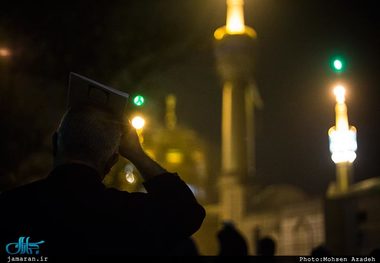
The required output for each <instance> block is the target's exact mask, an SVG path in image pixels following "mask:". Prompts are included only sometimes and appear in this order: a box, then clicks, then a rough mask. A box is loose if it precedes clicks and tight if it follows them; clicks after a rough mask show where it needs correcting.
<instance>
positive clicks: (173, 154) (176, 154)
mask: <svg viewBox="0 0 380 263" xmlns="http://www.w3.org/2000/svg"><path fill="white" fill-rule="evenodd" d="M166 161H167V162H168V163H172V164H180V163H182V161H183V154H182V152H180V151H179V150H177V149H171V150H169V151H168V152H167V153H166Z"/></svg>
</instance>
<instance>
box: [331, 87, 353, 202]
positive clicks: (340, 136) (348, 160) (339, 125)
mask: <svg viewBox="0 0 380 263" xmlns="http://www.w3.org/2000/svg"><path fill="white" fill-rule="evenodd" d="M345 93H346V90H345V88H344V87H343V86H341V85H338V86H336V87H335V88H334V94H335V97H336V105H335V126H333V127H331V128H330V129H329V132H328V134H329V139H330V151H331V159H332V160H333V162H334V163H335V164H336V184H335V189H334V192H333V193H329V194H330V195H331V194H342V193H345V192H347V190H348V189H349V186H350V184H352V180H353V178H352V163H353V162H354V160H355V159H356V153H355V151H356V149H357V142H356V128H355V127H354V126H349V123H348V116H347V105H346V103H345Z"/></svg>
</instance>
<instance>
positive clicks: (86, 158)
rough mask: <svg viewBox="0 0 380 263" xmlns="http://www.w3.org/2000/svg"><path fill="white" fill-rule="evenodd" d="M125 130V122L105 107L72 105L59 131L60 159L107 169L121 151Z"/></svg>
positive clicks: (57, 141) (57, 157) (57, 158)
mask: <svg viewBox="0 0 380 263" xmlns="http://www.w3.org/2000/svg"><path fill="white" fill-rule="evenodd" d="M121 132H122V125H121V124H120V123H119V122H117V121H116V120H115V119H114V117H113V116H112V114H111V113H109V112H107V111H105V110H100V109H97V108H95V107H91V106H86V107H79V108H71V109H69V110H68V111H67V112H66V113H65V115H64V116H63V118H62V121H61V124H60V126H59V128H58V131H57V139H56V147H57V151H56V156H55V157H56V161H57V162H62V161H67V160H76V161H81V162H86V163H88V164H90V165H92V166H94V167H96V168H97V169H102V170H103V169H104V168H105V166H106V165H107V162H108V161H109V160H110V158H112V156H113V155H114V154H115V153H117V151H118V147H119V143H120V136H121Z"/></svg>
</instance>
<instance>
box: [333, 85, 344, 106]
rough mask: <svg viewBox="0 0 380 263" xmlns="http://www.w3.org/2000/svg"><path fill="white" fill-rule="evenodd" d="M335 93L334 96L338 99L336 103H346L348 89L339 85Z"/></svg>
mask: <svg viewBox="0 0 380 263" xmlns="http://www.w3.org/2000/svg"><path fill="white" fill-rule="evenodd" d="M333 92H334V95H335V97H336V102H338V103H344V101H345V95H346V89H345V88H344V87H343V86H342V85H337V86H336V87H335V88H334V91H333Z"/></svg>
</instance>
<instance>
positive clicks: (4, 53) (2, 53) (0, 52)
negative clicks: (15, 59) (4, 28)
mask: <svg viewBox="0 0 380 263" xmlns="http://www.w3.org/2000/svg"><path fill="white" fill-rule="evenodd" d="M10 55H11V52H10V51H9V49H7V48H0V57H9V56H10Z"/></svg>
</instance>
